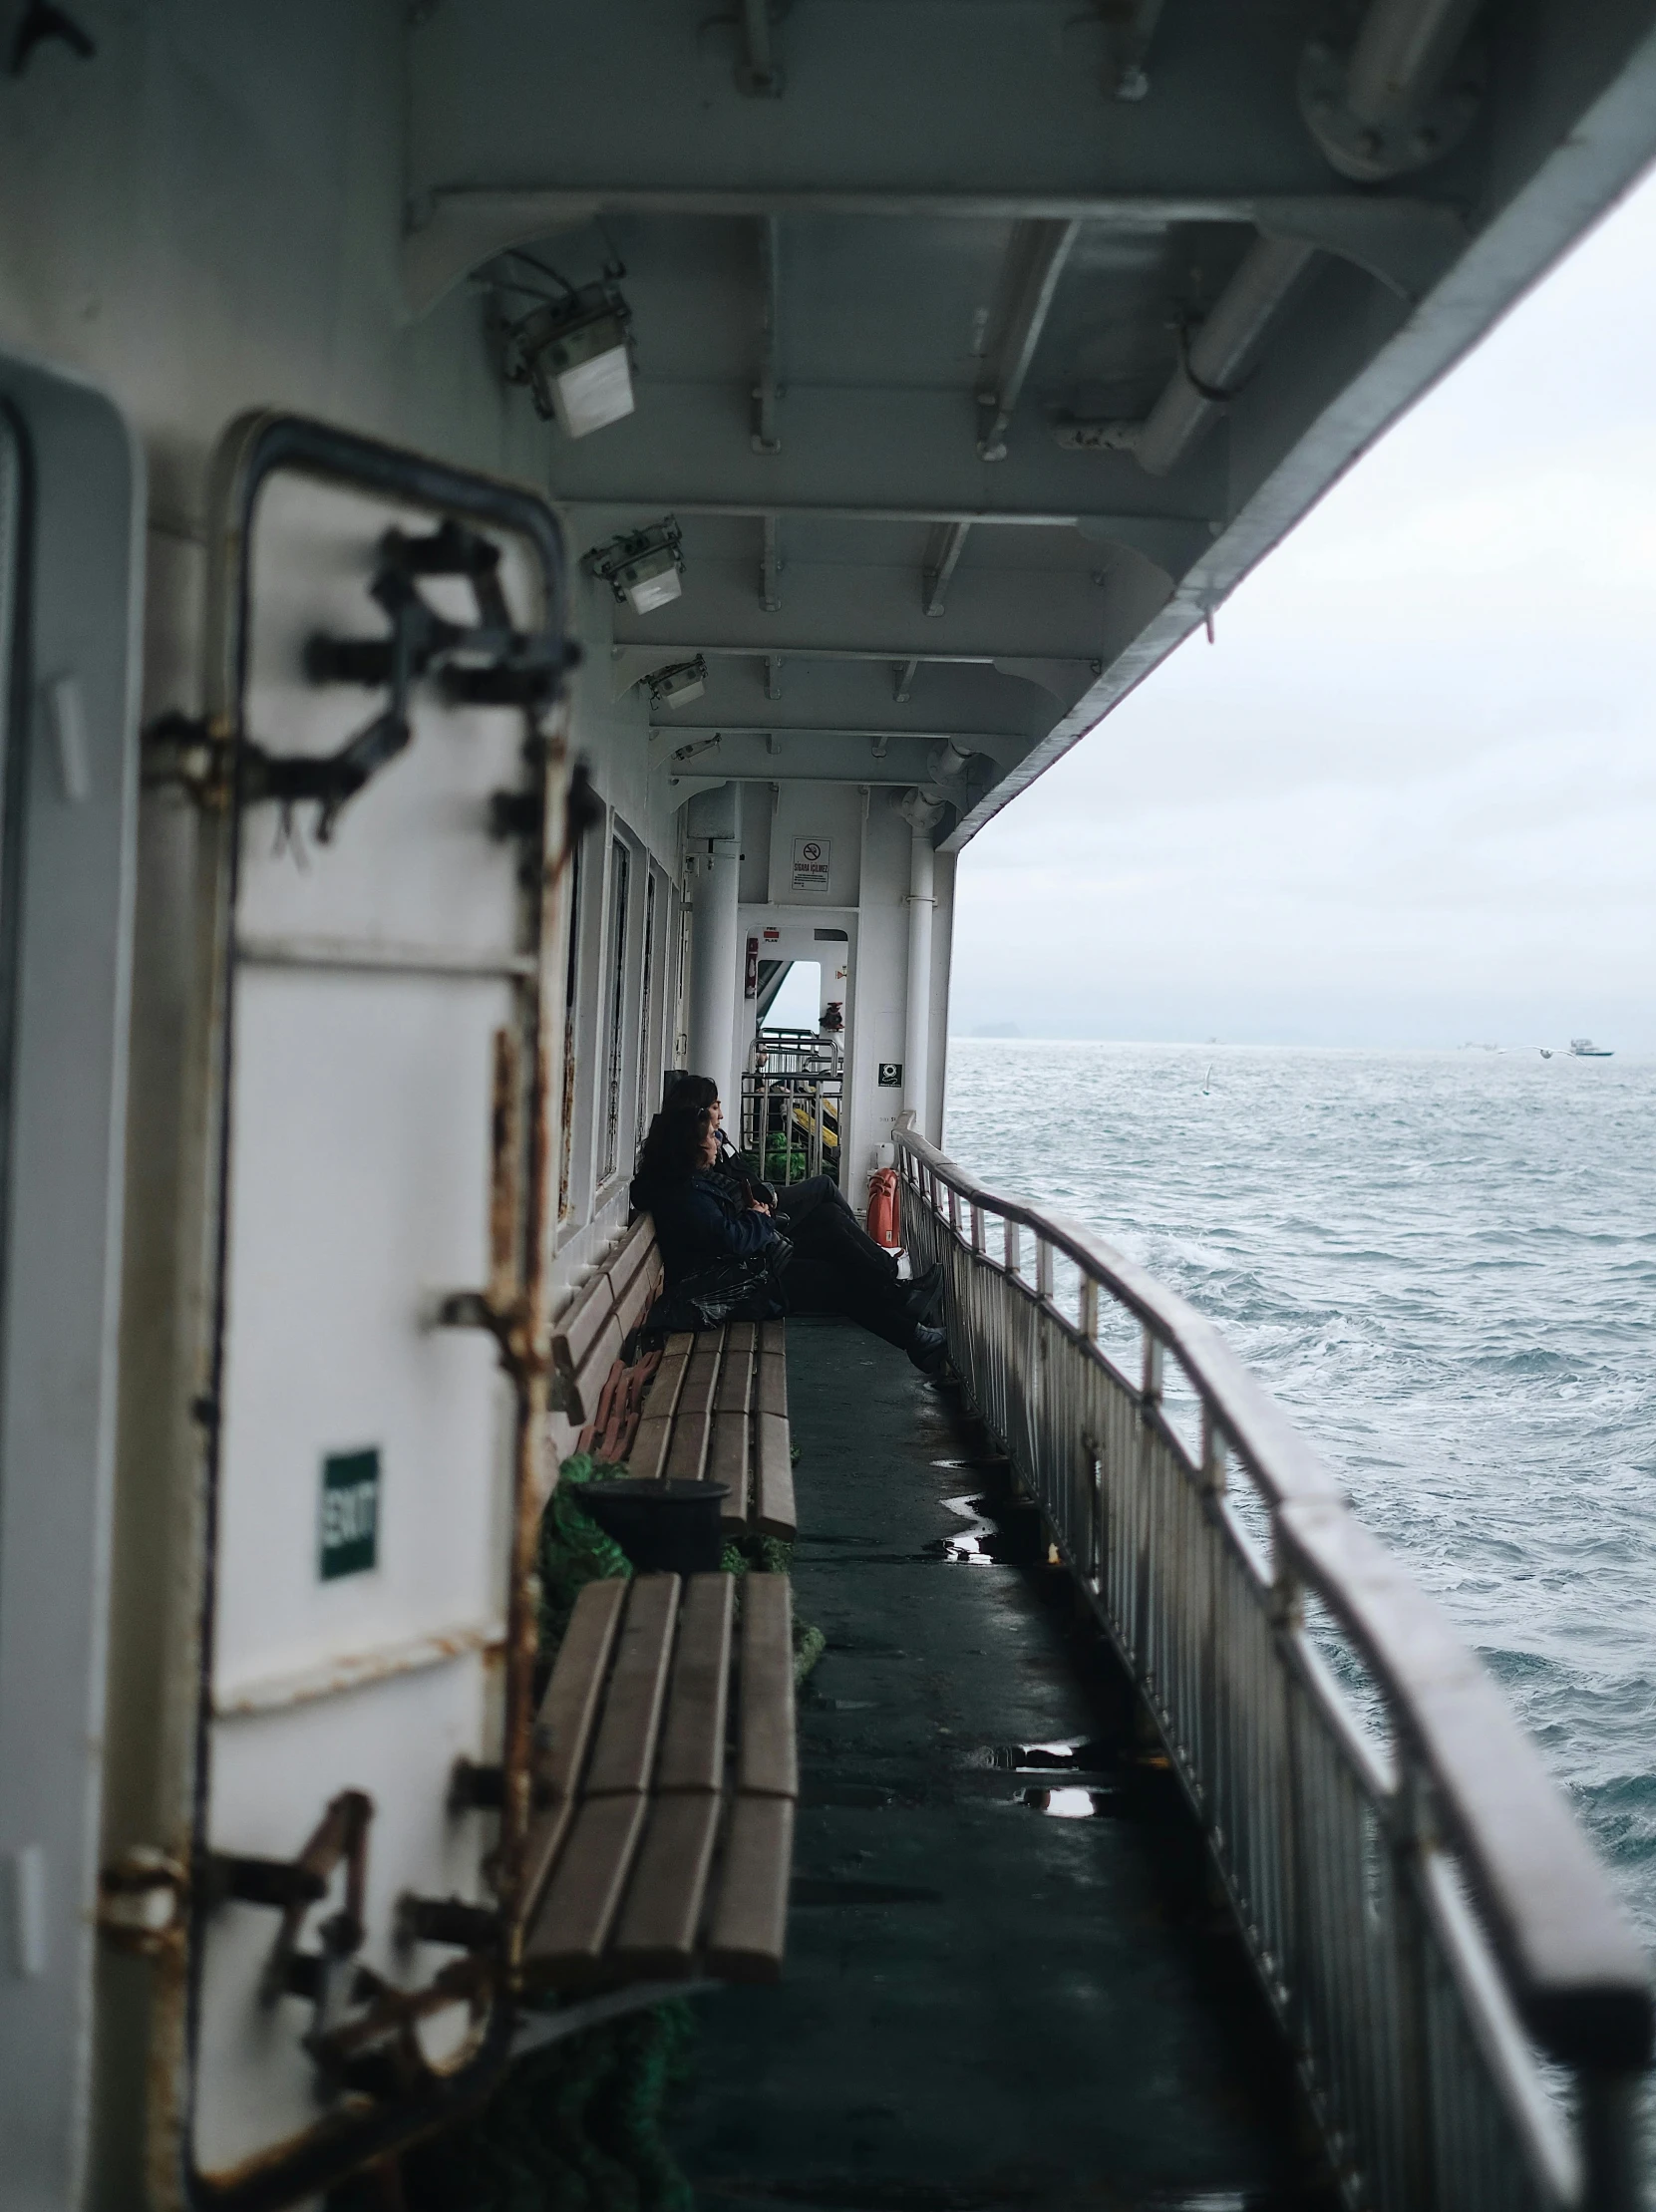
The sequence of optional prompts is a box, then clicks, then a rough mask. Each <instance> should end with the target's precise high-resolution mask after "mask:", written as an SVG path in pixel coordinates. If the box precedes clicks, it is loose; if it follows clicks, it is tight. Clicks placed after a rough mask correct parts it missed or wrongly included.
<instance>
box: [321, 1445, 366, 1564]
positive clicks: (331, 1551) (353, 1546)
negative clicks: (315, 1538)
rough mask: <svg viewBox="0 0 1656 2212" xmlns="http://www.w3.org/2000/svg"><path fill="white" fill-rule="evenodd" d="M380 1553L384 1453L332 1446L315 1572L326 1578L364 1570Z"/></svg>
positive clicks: (324, 1479) (324, 1478) (324, 1482)
mask: <svg viewBox="0 0 1656 2212" xmlns="http://www.w3.org/2000/svg"><path fill="white" fill-rule="evenodd" d="M379 1556H380V1453H379V1446H378V1445H377V1444H376V1445H370V1447H369V1448H368V1449H367V1450H366V1451H336V1452H331V1453H330V1454H329V1455H328V1457H327V1458H325V1459H324V1460H323V1462H322V1517H321V1532H320V1540H319V1544H318V1555H317V1572H318V1573H319V1574H320V1575H321V1577H322V1580H323V1581H324V1582H332V1581H334V1580H336V1579H337V1577H339V1576H340V1575H347V1574H366V1573H367V1571H368V1569H369V1568H370V1567H373V1566H376V1565H377V1564H378V1562H379Z"/></svg>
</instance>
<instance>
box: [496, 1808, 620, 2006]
mask: <svg viewBox="0 0 1656 2212" xmlns="http://www.w3.org/2000/svg"><path fill="white" fill-rule="evenodd" d="M649 1802H650V1801H649V1799H648V1798H647V1797H646V1796H644V1795H643V1793H642V1792H641V1791H631V1792H628V1793H627V1794H624V1795H620V1796H614V1797H587V1798H584V1799H583V1800H582V1802H581V1805H580V1808H579V1810H578V1812H577V1813H576V1815H575V1822H574V1826H573V1828H572V1829H571V1830H570V1834H569V1840H568V1842H567V1843H566V1844H565V1846H564V1849H563V1855H562V1857H561V1858H560V1859H559V1861H558V1866H557V1871H556V1873H555V1874H554V1875H553V1876H552V1880H551V1886H550V1887H549V1888H548V1890H547V1892H546V1900H545V1903H544V1904H543V1905H542V1906H541V1908H540V1910H539V1912H538V1913H537V1914H536V1915H535V1919H534V1923H533V1925H532V1926H531V1927H530V1929H529V1933H528V1940H527V1941H526V1942H525V1944H524V1946H523V1958H524V1963H525V1965H526V1966H527V1967H528V1968H529V1969H530V1970H531V1972H532V1971H533V1970H535V1969H538V1970H540V1971H541V1972H542V1973H550V1974H552V1975H556V1974H558V1973H560V1972H561V1973H565V1974H567V1973H568V1972H569V1971H570V1970H571V1969H573V1968H578V1967H580V1966H590V1965H592V1964H594V1963H595V1962H596V1960H597V1958H598V1955H599V1953H600V1952H601V1951H602V1950H603V1947H604V1942H605V1939H606V1938H607V1936H608V1934H609V1931H610V1928H611V1926H612V1924H613V1922H614V1919H615V1914H616V1909H617V1907H618V1906H619V1905H620V1902H621V1896H622V1892H623V1891H624V1890H625V1888H626V1883H627V1874H628V1870H629V1869H630V1867H631V1865H632V1859H633V1853H634V1851H635V1850H636V1848H637V1845H638V1838H639V1834H640V1832H641V1831H642V1829H643V1826H644V1815H645V1812H646V1811H647V1810H648V1808H649Z"/></svg>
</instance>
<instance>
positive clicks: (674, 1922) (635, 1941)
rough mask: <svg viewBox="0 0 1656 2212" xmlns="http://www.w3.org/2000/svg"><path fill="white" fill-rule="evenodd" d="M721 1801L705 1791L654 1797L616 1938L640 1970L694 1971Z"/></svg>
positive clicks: (622, 1953) (620, 1954)
mask: <svg viewBox="0 0 1656 2212" xmlns="http://www.w3.org/2000/svg"><path fill="white" fill-rule="evenodd" d="M722 1803H723V1800H722V1799H721V1798H720V1797H719V1796H717V1795H716V1794H710V1793H708V1792H706V1791H703V1792H699V1793H696V1794H685V1795H681V1796H676V1797H656V1798H653V1799H652V1800H651V1804H650V1824H649V1826H648V1827H647V1828H646V1829H645V1831H644V1841H643V1843H642V1845H641V1846H640V1848H639V1852H638V1858H637V1862H636V1866H635V1869H634V1872H633V1877H632V1883H631V1886H630V1888H629V1889H628V1891H627V1901H626V1906H625V1908H624V1910H623V1911H622V1914H621V1924H620V1927H619V1929H618V1930H617V1932H616V1937H615V1952H616V1955H617V1957H619V1958H622V1959H625V1960H626V1962H627V1964H628V1966H629V1967H632V1968H634V1969H635V1970H637V1971H639V1972H640V1973H651V1974H666V1975H672V1974H688V1973H689V1972H690V1968H691V1964H692V1961H693V1960H694V1958H695V1953H696V1936H697V1933H698V1931H699V1929H700V1926H701V1919H702V1902H703V1900H704V1898H705V1897H706V1895H707V1878H708V1874H709V1871H710V1870H711V1868H712V1865H713V1846H714V1842H715V1839H716V1838H717V1836H718V1833H719V1813H720V1809H721V1806H722Z"/></svg>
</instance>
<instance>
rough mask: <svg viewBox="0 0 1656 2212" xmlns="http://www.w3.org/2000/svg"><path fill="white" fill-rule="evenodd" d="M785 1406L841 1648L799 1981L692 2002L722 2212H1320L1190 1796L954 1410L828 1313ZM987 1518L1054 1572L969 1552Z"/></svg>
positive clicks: (709, 2166) (803, 1917) (825, 1737)
mask: <svg viewBox="0 0 1656 2212" xmlns="http://www.w3.org/2000/svg"><path fill="white" fill-rule="evenodd" d="M789 1389H790V1397H791V1407H792V1413H793V1423H794V1436H795V1440H796V1442H797V1443H798V1444H799V1446H800V1449H801V1459H800V1464H799V1468H798V1476H797V1479H798V1483H799V1495H800V1520H801V1538H800V1544H799V1550H798V1554H797V1559H796V1567H795V1592H796V1604H797V1607H798V1610H799V1612H800V1614H801V1616H802V1617H803V1618H804V1619H806V1620H808V1621H813V1622H815V1623H817V1624H818V1625H819V1626H820V1627H821V1628H822V1629H823V1630H824V1632H825V1634H826V1636H827V1638H828V1650H827V1652H826V1654H825V1656H824V1658H823V1659H822V1661H821V1662H820V1664H819V1665H818V1667H817V1670H816V1673H815V1675H814V1676H813V1678H812V1680H811V1681H810V1683H809V1684H808V1685H807V1687H806V1689H805V1691H804V1692H803V1694H802V1701H801V1709H800V1734H801V1752H802V1759H803V1790H804V1794H803V1800H802V1804H801V1811H800V1824H799V1833H798V1839H797V1844H796V1850H795V1884H794V1909H793V1912H792V1915H791V1921H790V1930H789V1958H788V1965H787V1972H786V1979H785V1981H784V1983H783V1985H782V1986H781V1987H780V1988H778V1989H765V1990H743V1989H732V1990H723V1991H720V1992H718V1993H716V1994H713V1995H710V1996H707V1997H705V1998H702V1999H700V2000H699V2001H698V2004H697V2014H698V2019H699V2023H700V2037H699V2082H698V2086H697V2088H696V2090H695V2091H694V2093H693V2094H692V2096H691V2099H690V2101H689V2103H688V2106H687V2107H686V2109H685V2110H684V2112H683V2113H682V2114H681V2117H680V2121H679V2124H678V2126H677V2127H676V2128H675V2129H674V2134H675V2138H676V2141H677V2144H678V2147H679V2150H680V2154H681V2156H682V2157H683V2159H684V2163H685V2166H686V2168H687V2170H688V2171H689V2173H690V2175H691V2178H692V2180H693V2182H694V2184H695V2190H696V2199H697V2203H698V2205H699V2206H700V2207H701V2212H751V2208H753V2207H754V2206H763V2205H767V2204H774V2205H789V2206H802V2205H803V2206H813V2207H822V2208H824V2212H993V2208H996V2207H1002V2206H1005V2207H1008V2208H1011V2207H1052V2208H1066V2207H1076V2208H1078V2212H1079V2208H1080V2207H1084V2206H1085V2207H1088V2208H1089V2212H1129V2208H1132V2212H1152V2208H1155V2212H1174V2208H1175V2207H1188V2208H1189V2212H1242V2208H1243V2207H1246V2208H1247V2212H1265V2208H1266V2207H1269V2208H1271V2212H1289V2208H1290V2207H1292V2208H1293V2212H1310V2208H1311V2207H1312V2206H1317V2207H1319V2208H1321V2207H1322V2206H1323V2205H1324V2203H1325V2201H1326V2200H1325V2199H1324V2198H1323V2197H1322V2195H1321V2193H1320V2192H1316V2191H1314V2190H1313V2189H1312V2188H1311V2187H1310V2185H1309V2177H1310V2174H1311V2171H1312V2166H1311V2161H1310V2160H1309V2158H1308V2157H1307V2156H1306V2155H1305V2149H1306V2146H1305V2136H1304V2130H1303V2127H1302V2126H1301V2125H1300V2124H1299V2123H1298V2122H1297V2121H1296V2118H1295V2108H1294V2103H1293V2099H1292V2096H1291V2093H1290V2089H1289V2086H1288V2080H1287V2075H1286V2069H1285V2067H1284V2065H1283V2062H1282V2059H1281V2055H1280V2046H1279V2044H1278V2042H1277V2039H1276V2036H1275V2032H1274V2030H1273V2029H1272V2027H1271V2025H1270V2023H1269V2021H1268V2017H1267V2016H1266V2014H1265V2012H1264V2009H1263V2006H1262V2003H1261V2001H1260V2000H1259V1999H1258V1998H1257V1996H1256V1995H1255V1993H1254V1990H1253V1987H1252V1984H1251V1982H1250V1981H1249V1980H1248V1977H1247V1972H1246V1968H1245V1966H1244V1964H1243V1962H1242V1957H1241V1953H1240V1950H1239V1947H1238V1946H1237V1944H1236V1942H1235V1940H1234V1938H1233V1936H1231V1935H1230V1934H1229V1933H1228V1924H1227V1923H1226V1922H1224V1920H1223V1918H1222V1916H1221V1915H1220V1914H1218V1913H1217V1912H1215V1910H1214V1907H1213V1905H1212V1903H1211V1901H1210V1899H1209V1897H1208V1896H1207V1894H1206V1892H1205V1888H1204V1884H1203V1880H1202V1873H1201V1859H1200V1853H1199V1849H1198V1847H1197V1845H1196V1841H1195V1836H1194V1831H1193V1828H1192V1827H1191V1825H1190V1823H1189V1822H1188V1820H1187V1818H1186V1817H1185V1815H1184V1812H1183V1809H1182V1803H1181V1801H1180V1800H1179V1799H1178V1797H1177V1793H1176V1789H1175V1786H1174V1785H1173V1783H1172V1781H1171V1779H1170V1777H1169V1776H1168V1775H1167V1774H1166V1773H1165V1771H1164V1770H1163V1769H1159V1766H1158V1765H1157V1763H1156V1762H1155V1761H1154V1758H1153V1757H1152V1756H1151V1755H1150V1754H1147V1753H1146V1752H1145V1751H1144V1750H1143V1749H1142V1748H1141V1747H1139V1746H1138V1745H1137V1743H1136V1740H1135V1732H1134V1729H1133V1727H1132V1720H1131V1704H1130V1701H1129V1700H1128V1699H1127V1697H1126V1695H1125V1693H1124V1690H1123V1686H1122V1683H1121V1679H1120V1677H1119V1675H1118V1673H1117V1670H1116V1668H1115V1664H1114V1662H1113V1660H1111V1659H1110V1658H1109V1656H1108V1654H1107V1652H1105V1651H1104V1650H1103V1649H1102V1648H1101V1647H1100V1645H1099V1643H1098V1641H1097V1639H1096V1637H1095V1635H1094V1633H1093V1631H1092V1630H1091V1629H1090V1628H1088V1627H1085V1626H1083V1625H1081V1624H1079V1623H1078V1621H1077V1618H1076V1607H1075V1602H1074V1594H1073V1592H1072V1591H1071V1589H1070V1587H1069V1585H1068V1582H1067V1578H1066V1577H1065V1576H1064V1574H1063V1572H1062V1570H1054V1569H1050V1568H1047V1567H1045V1566H1044V1565H1041V1564H1037V1563H1035V1562H1036V1560H1037V1559H1038V1558H1044V1546H1041V1547H1039V1549H1038V1548H1037V1545H1036V1544H1035V1542H1034V1540H1033V1539H1034V1537H1035V1533H1036V1531H1035V1526H1034V1520H1033V1515H1031V1514H1029V1513H1028V1512H1027V1509H1026V1511H1025V1512H1024V1513H1022V1514H1020V1513H1019V1512H1018V1510H1017V1508H1016V1506H1015V1505H1014V1504H1013V1502H1012V1500H1011V1497H1010V1493H1009V1491H1008V1490H1007V1488H1006V1483H1005V1470H1004V1468H1003V1467H1001V1466H999V1465H997V1464H996V1463H993V1461H992V1458H991V1451H992V1447H991V1445H990V1443H989V1441H988V1440H987V1439H986V1437H985V1436H984V1433H983V1431H982V1430H981V1429H980V1428H978V1427H977V1426H976V1425H975V1424H973V1423H972V1422H969V1421H967V1420H965V1419H964V1418H963V1417H962V1414H961V1412H960V1402H959V1397H958V1393H956V1392H953V1391H950V1390H946V1389H940V1388H937V1387H934V1386H932V1385H928V1384H926V1383H924V1382H923V1381H922V1380H921V1379H920V1378H919V1377H918V1376H917V1375H916V1374H915V1373H914V1371H913V1370H912V1369H911V1368H910V1367H909V1366H908V1363H907V1362H906V1361H905V1360H904V1359H903V1358H902V1357H901V1356H900V1355H899V1354H897V1353H894V1352H892V1351H891V1350H890V1349H889V1348H888V1347H887V1346H885V1345H883V1344H880V1343H878V1342H876V1341H875V1340H874V1339H872V1338H870V1337H868V1336H866V1335H864V1334H863V1333H862V1332H861V1331H859V1330H855V1329H852V1328H849V1327H847V1326H842V1325H839V1324H835V1323H832V1322H803V1321H797V1322H795V1323H794V1324H792V1325H791V1328H790V1331H789ZM985 1496H987V1497H988V1498H989V1499H990V1500H991V1501H992V1502H993V1503H994V1504H995V1505H996V1506H997V1507H998V1508H999V1510H998V1513H997V1514H996V1515H994V1516H989V1515H980V1514H977V1513H974V1511H973V1509H972V1507H971V1505H970V1504H969V1503H968V1502H966V1501H968V1500H971V1499H974V1498H975V1499H983V1498H984V1497H985ZM950 1500H953V1501H955V1502H954V1503H953V1504H952V1505H951V1503H950V1502H948V1501H950ZM984 1519H993V1520H998V1521H999V1523H1000V1524H1001V1525H1002V1527H1003V1529H1004V1530H1005V1533H1004V1534H1003V1535H1002V1536H1001V1537H1000V1538H998V1539H996V1543H995V1548H996V1549H998V1550H1000V1551H1002V1552H1003V1553H1004V1552H1005V1551H1006V1550H1007V1549H1008V1548H1010V1549H1011V1550H1013V1551H1014V1552H1016V1551H1017V1550H1019V1549H1020V1548H1021V1549H1022V1551H1023V1553H1024V1555H1025V1557H1026V1558H1028V1559H1029V1560H1030V1562H1031V1563H1030V1564H1028V1565H1024V1566H1020V1565H1017V1564H1014V1563H1012V1562H1011V1561H1010V1560H1007V1559H1005V1558H1002V1559H1000V1560H985V1561H974V1560H969V1559H961V1558H958V1557H956V1558H954V1559H951V1558H949V1557H948V1556H947V1554H948V1553H949V1552H951V1551H952V1552H955V1553H959V1552H961V1551H965V1552H967V1553H968V1554H969V1553H970V1552H971V1551H972V1550H973V1549H975V1548H976V1546H975V1544H974V1542H973V1536H972V1532H973V1529H974V1527H976V1528H977V1529H978V1530H979V1532H980V1534H981V1532H982V1523H983V1521H984ZM962 1538H964V1539H966V1541H965V1542H964V1543H963V1542H962V1541H961V1539H962ZM1020 1538H1021V1542H1020ZM1036 1746H1046V1747H1047V1748H1046V1749H1045V1750H1035V1749H1034V1747H1036ZM1068 1746H1084V1748H1082V1749H1081V1751H1080V1753H1079V1756H1075V1757H1072V1756H1070V1755H1069V1754H1068V1750H1067V1747H1068ZM1032 1751H1033V1755H1029V1754H1030V1753H1031V1752H1032ZM1047 1761H1052V1762H1053V1764H1052V1765H1051V1766H1050V1767H1049V1766H1048V1764H1047ZM1043 1807H1044V1808H1045V1809H1043Z"/></svg>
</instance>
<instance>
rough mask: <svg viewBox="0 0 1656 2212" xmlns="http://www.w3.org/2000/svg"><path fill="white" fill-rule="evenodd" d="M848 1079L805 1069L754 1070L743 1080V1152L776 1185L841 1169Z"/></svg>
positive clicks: (799, 1180) (802, 1180)
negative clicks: (842, 1104) (841, 1106)
mask: <svg viewBox="0 0 1656 2212" xmlns="http://www.w3.org/2000/svg"><path fill="white" fill-rule="evenodd" d="M843 1088H844V1080H843V1078H842V1077H840V1076H838V1075H825V1074H819V1073H813V1072H810V1071H805V1070H795V1071H792V1072H789V1071H784V1072H781V1073H778V1072H776V1071H775V1070H773V1069H771V1068H764V1069H750V1070H749V1072H748V1073H747V1074H746V1075H745V1076H744V1077H743V1078H742V1150H743V1151H744V1152H745V1153H746V1154H747V1156H748V1157H749V1158H750V1159H752V1160H754V1161H756V1162H757V1163H758V1168H759V1172H760V1174H761V1175H763V1176H764V1177H765V1178H766V1180H767V1181H769V1182H773V1183H797V1182H804V1181H805V1180H806V1178H807V1177H808V1176H811V1175H821V1174H822V1173H823V1172H824V1170H825V1169H826V1170H827V1171H828V1173H830V1174H837V1173H838V1171H839V1102H840V1094H841V1092H842V1090H843Z"/></svg>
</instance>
